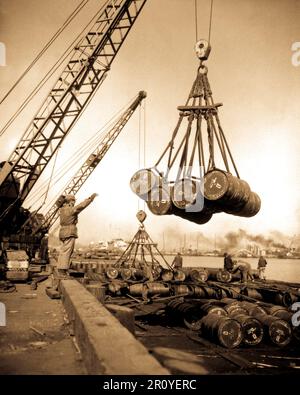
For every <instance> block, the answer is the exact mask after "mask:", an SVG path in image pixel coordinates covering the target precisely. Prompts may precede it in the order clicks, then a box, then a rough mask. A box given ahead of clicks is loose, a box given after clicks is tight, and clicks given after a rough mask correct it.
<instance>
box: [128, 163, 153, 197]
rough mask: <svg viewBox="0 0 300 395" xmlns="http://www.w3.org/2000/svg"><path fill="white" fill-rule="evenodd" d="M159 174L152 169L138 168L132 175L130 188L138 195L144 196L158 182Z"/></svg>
mask: <svg viewBox="0 0 300 395" xmlns="http://www.w3.org/2000/svg"><path fill="white" fill-rule="evenodd" d="M158 178H159V177H158V176H157V175H156V174H155V173H154V172H153V170H151V169H141V170H138V171H137V172H136V173H134V175H133V176H132V177H131V180H130V188H131V190H132V191H133V192H134V193H135V194H136V195H138V196H144V195H146V194H147V193H148V192H150V191H151V189H152V188H153V187H154V186H155V185H156V184H157V182H158Z"/></svg>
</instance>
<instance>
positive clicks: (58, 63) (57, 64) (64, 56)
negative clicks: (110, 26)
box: [0, 6, 103, 137]
mask: <svg viewBox="0 0 300 395" xmlns="http://www.w3.org/2000/svg"><path fill="white" fill-rule="evenodd" d="M102 8H103V6H101V7H100V8H99V10H98V12H97V13H96V15H94V16H93V18H92V19H91V20H90V21H89V22H88V23H87V24H86V25H85V27H84V28H83V29H82V30H81V32H80V33H79V34H78V35H77V36H76V38H75V39H74V40H73V41H72V43H71V44H70V45H69V46H68V48H67V49H66V50H65V51H64V52H63V54H62V55H61V56H60V58H59V59H58V60H57V61H56V62H55V63H54V65H53V66H52V67H51V68H50V69H49V70H48V72H47V73H46V75H45V76H44V77H43V78H42V79H41V81H40V82H39V83H38V84H37V85H36V87H35V88H34V89H33V90H32V91H31V93H30V94H29V95H28V96H27V97H26V99H25V100H24V102H23V104H21V106H20V107H19V108H18V109H17V110H16V112H15V113H14V114H13V115H12V116H11V118H10V119H9V120H8V121H7V122H6V124H5V125H4V126H3V128H2V129H1V131H0V137H1V136H2V135H3V134H4V133H5V132H6V130H7V129H8V128H9V127H10V126H11V124H12V123H13V122H14V121H15V119H16V118H17V117H18V116H19V115H20V113H21V112H22V111H23V110H24V108H25V107H26V106H27V105H28V103H30V102H31V100H32V99H33V98H34V97H35V96H36V95H37V93H38V91H39V90H40V89H41V88H42V87H43V86H44V85H45V84H46V82H47V81H48V80H49V79H50V78H51V77H52V75H53V74H54V73H55V72H56V71H57V70H58V68H59V67H60V66H61V65H62V64H63V62H64V61H65V60H66V59H67V57H68V56H69V55H70V54H71V52H72V51H73V50H74V47H75V46H76V45H79V44H78V42H77V41H78V40H79V39H80V38H81V36H82V35H83V33H84V32H85V30H87V28H88V27H89V26H90V25H92V24H93V23H94V22H93V21H94V20H97V17H98V14H99V12H100V11H101V10H102ZM76 43H77V44H76ZM75 44H76V45H75Z"/></svg>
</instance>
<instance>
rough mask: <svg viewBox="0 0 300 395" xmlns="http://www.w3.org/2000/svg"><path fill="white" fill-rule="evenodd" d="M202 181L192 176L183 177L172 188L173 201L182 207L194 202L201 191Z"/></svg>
mask: <svg viewBox="0 0 300 395" xmlns="http://www.w3.org/2000/svg"><path fill="white" fill-rule="evenodd" d="M200 186H201V185H200V182H199V181H196V180H193V179H191V178H183V179H181V180H179V181H177V182H176V183H175V184H174V187H173V189H172V201H173V203H174V205H175V206H176V207H178V208H180V209H184V208H186V207H188V206H189V205H191V204H193V203H194V202H195V201H196V199H197V195H198V193H199V192H200Z"/></svg>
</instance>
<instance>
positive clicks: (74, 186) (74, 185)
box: [33, 91, 147, 234]
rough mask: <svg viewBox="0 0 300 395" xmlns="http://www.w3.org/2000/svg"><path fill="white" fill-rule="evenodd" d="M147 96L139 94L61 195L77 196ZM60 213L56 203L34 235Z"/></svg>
mask: <svg viewBox="0 0 300 395" xmlns="http://www.w3.org/2000/svg"><path fill="white" fill-rule="evenodd" d="M146 96H147V94H146V92H144V91H140V92H139V94H138V95H137V97H136V98H135V99H134V100H133V101H132V102H131V103H130V105H129V107H128V108H127V109H126V110H125V111H124V112H123V113H122V114H121V115H120V116H119V118H118V119H117V121H116V122H115V123H114V125H113V126H112V127H111V128H110V130H109V131H108V132H107V133H106V134H105V136H104V137H103V139H102V140H101V142H100V144H99V145H98V146H97V147H96V149H95V150H94V151H93V152H92V153H91V154H90V155H89V157H88V159H87V160H86V161H85V162H84V163H83V164H82V166H81V167H80V168H79V170H78V171H77V172H76V174H75V175H74V176H73V177H72V179H71V180H70V181H69V183H68V184H67V186H66V187H65V188H64V190H63V192H62V194H61V195H67V194H73V195H76V193H77V192H78V191H79V189H80V188H81V187H82V185H83V184H84V183H85V182H86V180H87V179H88V178H89V176H90V175H91V174H92V172H93V171H94V170H95V168H96V167H97V166H98V164H99V163H100V162H101V160H102V159H103V157H104V156H105V155H106V153H107V152H108V150H109V149H110V147H111V146H112V144H113V143H114V141H115V140H116V138H117V137H118V136H119V134H120V133H121V131H122V130H123V128H124V126H125V125H126V124H127V122H128V121H129V119H130V118H131V116H132V115H133V113H134V112H135V110H136V109H137V107H138V106H139V105H140V104H141V102H142V101H143V100H144V99H145V98H146ZM58 211H59V207H58V205H57V204H56V203H54V204H53V205H52V207H51V208H50V209H49V210H48V212H47V213H46V214H45V219H44V221H43V222H42V224H41V226H39V227H38V228H37V229H33V234H37V233H38V232H39V231H40V230H41V231H44V232H47V231H48V230H49V229H50V228H51V226H52V225H54V223H55V222H56V220H57V219H58Z"/></svg>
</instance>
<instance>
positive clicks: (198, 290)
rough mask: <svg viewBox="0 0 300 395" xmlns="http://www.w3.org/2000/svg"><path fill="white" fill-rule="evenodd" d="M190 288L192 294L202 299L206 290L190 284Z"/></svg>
mask: <svg viewBox="0 0 300 395" xmlns="http://www.w3.org/2000/svg"><path fill="white" fill-rule="evenodd" d="M191 288H192V290H193V295H194V297H195V298H199V299H202V298H205V297H206V292H205V290H204V289H203V288H202V287H198V286H194V285H191Z"/></svg>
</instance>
